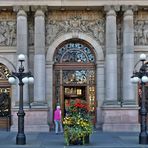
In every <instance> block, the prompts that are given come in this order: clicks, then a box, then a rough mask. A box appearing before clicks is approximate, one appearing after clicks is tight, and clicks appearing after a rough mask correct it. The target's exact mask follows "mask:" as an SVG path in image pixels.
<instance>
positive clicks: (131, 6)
mask: <svg viewBox="0 0 148 148" xmlns="http://www.w3.org/2000/svg"><path fill="white" fill-rule="evenodd" d="M127 10H132V11H137V10H138V6H136V5H123V6H122V11H127Z"/></svg>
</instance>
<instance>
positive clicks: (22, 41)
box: [14, 6, 29, 105]
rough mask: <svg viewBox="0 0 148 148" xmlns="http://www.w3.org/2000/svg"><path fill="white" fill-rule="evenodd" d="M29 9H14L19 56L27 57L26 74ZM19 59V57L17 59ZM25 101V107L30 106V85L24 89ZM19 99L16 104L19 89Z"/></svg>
mask: <svg viewBox="0 0 148 148" xmlns="http://www.w3.org/2000/svg"><path fill="white" fill-rule="evenodd" d="M28 10H29V9H28V7H21V6H16V7H14V11H16V12H17V54H16V56H18V55H19V54H24V55H25V58H26V59H25V62H24V63H23V65H24V68H25V72H27V71H28V23H27V14H26V12H27V11H28ZM16 59H17V57H16ZM19 66H20V65H19V62H17V70H18V67H19ZM23 89H24V90H23V100H24V105H28V104H29V97H28V84H25V85H24V87H23ZM16 91H17V93H16V94H17V97H16V99H17V100H16V103H17V104H18V102H19V87H18V89H17V90H16Z"/></svg>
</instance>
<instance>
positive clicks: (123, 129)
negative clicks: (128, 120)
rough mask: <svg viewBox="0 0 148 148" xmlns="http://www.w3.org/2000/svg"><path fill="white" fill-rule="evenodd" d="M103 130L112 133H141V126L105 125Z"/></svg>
mask: <svg viewBox="0 0 148 148" xmlns="http://www.w3.org/2000/svg"><path fill="white" fill-rule="evenodd" d="M102 130H103V131H111V132H139V131H140V124H122V123H121V124H103V126H102Z"/></svg>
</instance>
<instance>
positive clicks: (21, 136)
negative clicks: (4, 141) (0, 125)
mask: <svg viewBox="0 0 148 148" xmlns="http://www.w3.org/2000/svg"><path fill="white" fill-rule="evenodd" d="M16 144H18V145H25V144H26V136H25V134H22V133H18V134H17V136H16Z"/></svg>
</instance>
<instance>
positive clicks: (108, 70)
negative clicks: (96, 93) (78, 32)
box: [104, 6, 120, 104]
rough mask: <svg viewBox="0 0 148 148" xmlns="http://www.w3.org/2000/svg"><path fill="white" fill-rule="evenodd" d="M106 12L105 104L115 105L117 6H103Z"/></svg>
mask: <svg viewBox="0 0 148 148" xmlns="http://www.w3.org/2000/svg"><path fill="white" fill-rule="evenodd" d="M104 9H105V11H106V63H105V88H106V89H105V92H106V94H105V102H104V103H105V104H115V103H117V36H116V34H117V33H116V31H117V26H116V11H119V9H120V7H119V6H105V8H104Z"/></svg>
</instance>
